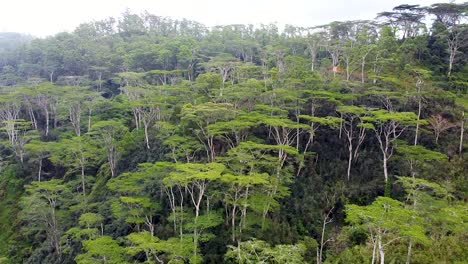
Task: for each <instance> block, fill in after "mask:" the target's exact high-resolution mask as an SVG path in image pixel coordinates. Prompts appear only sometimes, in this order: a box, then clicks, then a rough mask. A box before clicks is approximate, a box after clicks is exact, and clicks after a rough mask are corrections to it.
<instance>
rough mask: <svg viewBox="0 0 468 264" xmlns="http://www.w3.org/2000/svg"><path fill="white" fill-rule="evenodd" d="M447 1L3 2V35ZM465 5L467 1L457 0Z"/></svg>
mask: <svg viewBox="0 0 468 264" xmlns="http://www.w3.org/2000/svg"><path fill="white" fill-rule="evenodd" d="M440 2H448V1H446V0H439V1H437V0H406V1H400V0H230V1H228V0H0V32H1V31H4V32H20V33H26V34H31V35H33V36H37V37H45V36H48V35H54V34H56V33H58V32H62V31H68V32H70V31H73V29H74V28H76V27H77V26H78V25H79V24H81V23H84V22H90V21H93V20H101V19H104V18H107V17H119V16H120V14H121V13H123V12H124V11H125V10H126V9H127V8H128V9H130V11H131V12H132V13H137V14H140V13H142V12H143V11H145V10H147V11H148V12H149V13H152V14H155V15H158V16H167V17H171V18H179V19H181V18H186V19H190V20H195V21H198V22H200V23H203V24H205V25H207V26H214V25H226V24H260V23H263V24H268V23H277V24H278V26H280V27H281V25H284V24H291V25H296V26H304V27H308V26H317V25H323V24H326V23H329V22H332V21H345V20H357V19H373V18H375V16H376V14H377V13H379V12H382V11H390V10H391V9H392V8H393V7H395V6H397V5H400V4H419V5H421V6H428V5H431V4H433V3H440ZM455 2H463V1H458V0H457V1H455Z"/></svg>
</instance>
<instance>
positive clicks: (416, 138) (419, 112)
mask: <svg viewBox="0 0 468 264" xmlns="http://www.w3.org/2000/svg"><path fill="white" fill-rule="evenodd" d="M421 106H422V104H421V96H419V101H418V123H416V132H415V134H414V145H415V146H416V145H417V144H418V133H419V119H420V118H421Z"/></svg>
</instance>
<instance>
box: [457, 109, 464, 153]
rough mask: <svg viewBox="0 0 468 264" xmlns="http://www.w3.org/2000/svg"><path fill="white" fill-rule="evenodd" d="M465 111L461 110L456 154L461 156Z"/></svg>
mask: <svg viewBox="0 0 468 264" xmlns="http://www.w3.org/2000/svg"><path fill="white" fill-rule="evenodd" d="M464 126H465V111H463V112H462V120H461V123H460V145H459V147H458V154H459V155H460V156H461V154H462V151H463V133H464V132H465V127H464Z"/></svg>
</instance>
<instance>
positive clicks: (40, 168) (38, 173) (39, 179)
mask: <svg viewBox="0 0 468 264" xmlns="http://www.w3.org/2000/svg"><path fill="white" fill-rule="evenodd" d="M41 175H42V158H39V170H38V172H37V181H38V182H40V181H41Z"/></svg>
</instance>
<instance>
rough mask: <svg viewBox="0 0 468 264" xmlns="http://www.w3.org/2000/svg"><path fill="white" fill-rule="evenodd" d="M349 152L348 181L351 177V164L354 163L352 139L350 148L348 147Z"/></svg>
mask: <svg viewBox="0 0 468 264" xmlns="http://www.w3.org/2000/svg"><path fill="white" fill-rule="evenodd" d="M348 152H349V157H348V175H347V176H348V177H347V179H348V181H349V179H350V177H351V164H352V162H353V142H352V141H351V139H349V146H348Z"/></svg>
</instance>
